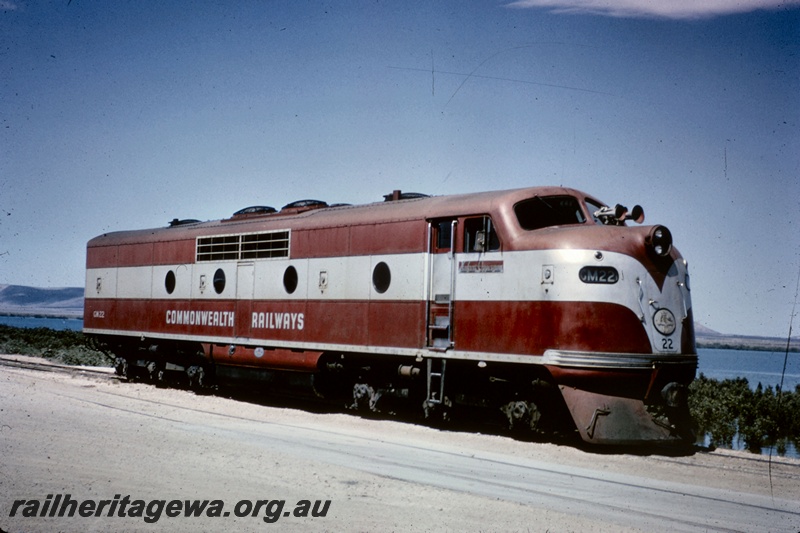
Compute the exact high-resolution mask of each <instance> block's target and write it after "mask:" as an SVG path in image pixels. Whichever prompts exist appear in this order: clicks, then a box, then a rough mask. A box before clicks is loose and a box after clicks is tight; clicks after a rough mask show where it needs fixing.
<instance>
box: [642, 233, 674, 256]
mask: <svg viewBox="0 0 800 533" xmlns="http://www.w3.org/2000/svg"><path fill="white" fill-rule="evenodd" d="M645 244H647V246H649V247H650V249H651V250H652V251H653V253H655V254H656V255H657V256H659V257H667V256H668V255H669V253H670V252H671V251H672V233H670V231H669V230H668V229H667V227H666V226H653V229H651V230H650V233H649V234H648V235H647V237H646V238H645Z"/></svg>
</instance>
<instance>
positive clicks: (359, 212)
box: [88, 187, 604, 247]
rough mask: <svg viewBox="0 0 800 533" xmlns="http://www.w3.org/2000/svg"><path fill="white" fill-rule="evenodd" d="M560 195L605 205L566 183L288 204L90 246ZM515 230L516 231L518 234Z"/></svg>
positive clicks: (441, 212)
mask: <svg viewBox="0 0 800 533" xmlns="http://www.w3.org/2000/svg"><path fill="white" fill-rule="evenodd" d="M557 195H569V196H575V197H577V198H579V199H581V200H586V199H588V200H591V201H594V202H595V203H598V204H602V205H604V204H603V202H600V201H598V200H597V199H595V198H594V197H592V196H590V195H588V194H586V193H584V192H581V191H579V190H576V189H571V188H566V187H527V188H520V189H508V190H503V191H491V192H478V193H464V194H454V195H445V196H428V197H421V198H410V199H401V200H393V201H383V202H373V203H369V204H359V205H342V206H336V205H334V206H326V207H316V208H311V209H308V210H300V211H298V210H295V209H290V210H289V211H290V212H289V213H283V210H282V211H276V212H272V213H265V214H255V215H247V216H244V217H241V219H237V218H236V217H231V218H226V219H216V220H209V221H205V222H190V223H186V224H179V225H175V226H172V227H158V228H150V229H142V230H126V231H114V232H109V233H104V234H102V235H99V236H97V237H95V238H93V239H91V240H90V241H89V242H88V246H89V247H92V246H116V245H120V244H139V243H146V242H164V241H171V240H174V239H175V237H176V236H178V235H181V237H182V238H186V237H189V236H207V235H208V236H210V235H224V234H228V233H237V232H241V231H250V228H254V229H255V228H257V229H259V230H260V229H264V230H278V229H286V228H287V227H291V228H292V229H298V230H307V229H316V228H336V227H348V226H358V225H366V224H384V223H392V222H410V221H417V220H429V219H435V218H447V217H457V216H470V215H480V214H496V215H504V216H508V215H511V216H513V213H504V212H502V211H501V210H500V209H499V208H500V207H503V206H507V205H512V206H513V205H514V204H516V203H517V202H519V201H522V200H527V199H530V198H533V197H535V196H557ZM504 216H500V218H499V219H498V221H497V222H498V223H499V222H501V221H504V219H505V217H504ZM586 224H588V225H593V224H592V222H591V220H587V222H586ZM573 227H574V226H573ZM245 228H247V229H245ZM521 232H524V230H521ZM515 233H518V232H515ZM509 236H510V237H513V236H514V235H509Z"/></svg>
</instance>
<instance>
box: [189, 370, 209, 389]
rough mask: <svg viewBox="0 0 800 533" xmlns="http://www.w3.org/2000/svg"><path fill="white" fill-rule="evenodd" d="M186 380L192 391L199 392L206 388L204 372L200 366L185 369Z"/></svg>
mask: <svg viewBox="0 0 800 533" xmlns="http://www.w3.org/2000/svg"><path fill="white" fill-rule="evenodd" d="M186 378H187V379H188V382H189V388H190V389H192V390H200V389H203V388H205V386H206V383H205V381H206V371H205V370H204V369H203V367H202V366H197V365H193V366H190V367H189V368H187V369H186Z"/></svg>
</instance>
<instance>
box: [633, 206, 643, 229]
mask: <svg viewBox="0 0 800 533" xmlns="http://www.w3.org/2000/svg"><path fill="white" fill-rule="evenodd" d="M631 218H632V219H633V221H634V222H636V223H637V224H641V223H642V222H644V209H642V206H640V205H638V204H637V205H635V206H633V210H632V211H631Z"/></svg>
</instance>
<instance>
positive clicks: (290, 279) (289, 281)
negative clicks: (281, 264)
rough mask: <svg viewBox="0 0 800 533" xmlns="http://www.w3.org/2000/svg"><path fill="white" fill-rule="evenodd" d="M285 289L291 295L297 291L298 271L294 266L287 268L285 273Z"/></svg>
mask: <svg viewBox="0 0 800 533" xmlns="http://www.w3.org/2000/svg"><path fill="white" fill-rule="evenodd" d="M283 288H284V289H286V292H287V293H289V294H292V293H293V292H294V291H295V290H296V289H297V269H296V268H294V267H293V266H289V267H287V268H286V270H285V271H284V272H283Z"/></svg>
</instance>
